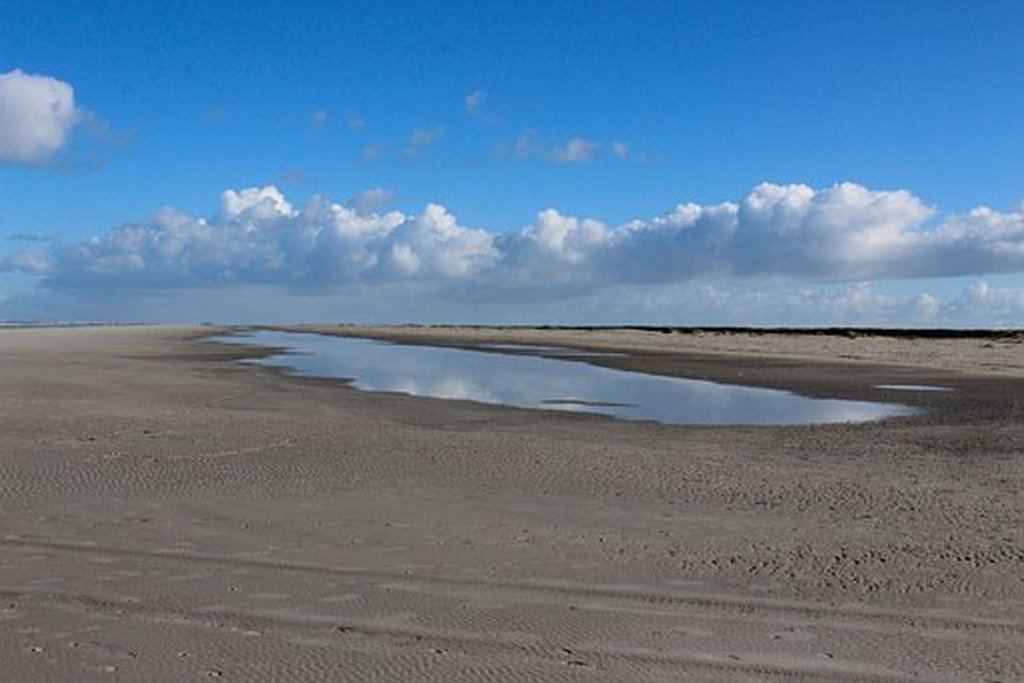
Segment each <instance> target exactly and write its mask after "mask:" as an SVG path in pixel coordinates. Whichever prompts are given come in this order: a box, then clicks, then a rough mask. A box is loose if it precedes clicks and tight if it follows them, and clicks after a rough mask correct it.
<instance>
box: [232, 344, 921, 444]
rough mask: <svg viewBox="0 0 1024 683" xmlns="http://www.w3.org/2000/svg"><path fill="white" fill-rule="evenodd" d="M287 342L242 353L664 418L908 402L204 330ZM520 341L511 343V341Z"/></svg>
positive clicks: (878, 407) (770, 418) (361, 375)
mask: <svg viewBox="0 0 1024 683" xmlns="http://www.w3.org/2000/svg"><path fill="white" fill-rule="evenodd" d="M213 340H214V341H218V342H223V343H229V344H249V345H258V346H270V347H280V348H286V349H289V351H288V352H286V353H281V354H276V355H272V356H268V357H266V358H260V359H253V360H248V361H244V362H247V363H254V364H259V365H267V366H272V367H280V368H285V369H287V370H288V371H289V372H290V373H291V374H295V375H300V376H306V377H333V378H338V379H344V380H346V381H348V382H350V383H351V385H352V386H353V387H355V388H357V389H362V390H365V391H384V392H397V393H402V394H410V395H413V396H429V397H433V398H443V399H458V400H465V401H476V402H479V403H491V404H499V405H507V406H516V407H519V408H542V409H547V410H564V411H573V412H586V413H597V414H601V415H609V416H612V417H616V418H620V419H625V420H652V421H655V422H663V423H668V424H700V425H806V424H821V423H833V422H865V421H869V420H878V419H882V418H887V417H897V416H902V415H911V414H914V413H916V412H918V411H917V410H916V409H914V408H911V407H909V406H903V405H896V404H891V403H873V402H866V401H844V400H838V399H816V398H809V397H806V396H800V395H798V394H793V393H790V392H787V391H779V390H776V389H764V388H758V387H745V386H738V385H731V384H719V383H715V382H707V381H704V380H695V379H681V378H677V377H664V376H661V375H649V374H644V373H639V372H629V371H625V370H615V369H611V368H604V367H600V366H596V365H591V364H590V363H586V362H583V361H576V360H569V359H565V358H542V357H538V356H530V355H523V354H521V353H516V354H512V353H502V352H501V351H500V349H493V350H491V351H480V350H466V349H455V348H447V347H437V346H421V345H413V344H396V343H391V342H382V341H377V340H373V339H360V338H351V337H332V336H328V335H319V334H306V333H296V332H271V331H258V332H250V333H244V334H238V335H229V336H221V337H214V338H213ZM520 350H521V347H520Z"/></svg>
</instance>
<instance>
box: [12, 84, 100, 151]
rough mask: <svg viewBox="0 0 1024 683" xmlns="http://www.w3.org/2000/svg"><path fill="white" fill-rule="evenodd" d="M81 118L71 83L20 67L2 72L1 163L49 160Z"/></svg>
mask: <svg viewBox="0 0 1024 683" xmlns="http://www.w3.org/2000/svg"><path fill="white" fill-rule="evenodd" d="M80 119H81V113H80V111H79V110H78V108H77V107H76V106H75V93H74V90H73V89H72V87H71V85H70V84H69V83H66V82H64V81H61V80H58V79H56V78H51V77H50V76H40V75H34V74H27V73H25V72H23V71H21V70H19V69H15V70H14V71H9V72H7V73H5V74H0V162H7V163H15V164H38V163H41V162H43V161H46V160H47V159H49V158H50V157H52V156H53V155H54V154H55V153H56V152H57V151H58V150H60V149H61V147H63V146H64V144H65V142H66V141H67V139H68V136H69V135H70V133H71V130H72V128H74V126H75V124H76V123H78V122H79V121H80Z"/></svg>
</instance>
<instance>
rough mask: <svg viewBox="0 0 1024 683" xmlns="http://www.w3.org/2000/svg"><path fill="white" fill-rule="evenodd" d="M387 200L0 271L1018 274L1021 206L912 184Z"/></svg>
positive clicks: (111, 282) (142, 275) (577, 280)
mask: <svg viewBox="0 0 1024 683" xmlns="http://www.w3.org/2000/svg"><path fill="white" fill-rule="evenodd" d="M390 198H391V195H390V193H388V192H387V191H386V190H382V189H375V190H371V191H368V192H366V193H362V194H359V195H356V196H355V197H354V198H353V199H352V200H350V201H349V202H347V203H337V202H333V201H331V200H330V199H328V198H325V197H315V198H313V199H312V200H311V201H310V202H309V203H308V204H307V205H306V206H304V207H302V208H301V209H298V208H296V207H294V206H293V205H292V204H291V203H290V202H289V201H288V200H287V199H286V198H285V197H284V195H283V194H282V193H281V192H280V191H279V190H278V189H277V188H275V187H274V186H266V187H263V188H249V189H244V190H240V191H235V190H228V191H226V192H224V193H223V196H222V201H221V207H220V210H219V211H218V212H217V213H216V214H215V215H213V216H212V217H209V218H201V217H195V216H190V215H187V214H185V213H182V212H181V211H178V210H175V209H173V208H165V209H163V210H161V211H160V212H158V213H157V215H156V216H155V217H153V218H152V219H151V220H149V221H147V222H142V223H127V224H124V225H122V226H119V227H116V228H113V229H111V230H109V231H108V232H106V233H105V234H102V235H98V236H95V237H91V238H89V239H85V240H81V241H77V242H71V243H61V242H55V243H53V244H51V245H49V247H47V248H34V249H26V250H21V251H16V252H14V253H12V254H9V255H7V256H0V271H7V272H19V273H23V274H29V275H35V276H39V277H40V278H41V282H42V284H43V286H44V287H47V288H51V289H64V290H67V289H73V290H93V291H95V290H132V289H140V290H151V289H202V288H215V287H223V286H230V285H239V284H243V285H272V286H278V287H283V288H288V289H299V290H302V289H315V290H331V289H337V288H344V287H346V286H348V285H353V284H359V285H375V284H394V283H417V284H420V285H429V286H433V287H438V288H441V289H443V290H445V291H447V292H449V294H451V295H457V296H458V295H461V296H465V297H470V298H476V299H481V298H483V299H487V298H493V299H502V298H506V297H516V296H525V295H527V294H529V293H542V294H544V295H545V296H546V297H549V298H550V297H554V298H558V297H561V296H572V295H579V294H581V293H594V292H597V291H600V290H601V289H602V288H604V287H608V286H619V285H660V284H673V283H689V282H694V281H697V280H698V279H701V278H708V277H714V278H729V279H744V278H752V277H758V276H768V277H782V278H786V279H789V280H791V281H795V282H817V283H822V282H825V283H842V282H857V281H869V280H878V279H907V278H929V277H951V276H964V275H988V274H997V273H1013V272H1022V271H1024V208H1021V209H1017V210H1013V211H1009V212H1000V211H996V210H994V209H990V208H986V207H979V208H976V209H974V210H972V211H970V212H968V213H965V214H962V215H953V216H946V217H939V216H937V215H936V212H935V210H934V209H933V208H931V207H929V206H926V205H925V204H924V203H923V202H922V201H921V200H920V199H919V198H917V197H916V196H914V195H913V194H911V193H910V192H907V191H905V190H897V191H877V190H870V189H868V188H866V187H863V186H861V185H858V184H855V183H842V184H837V185H834V186H832V187H828V188H823V189H814V188H811V187H808V186H806V185H799V184H797V185H778V184H773V183H762V184H760V185H758V186H757V187H755V188H753V189H752V190H751V191H750V192H749V193H748V194H747V195H746V196H744V197H743V198H742V199H740V200H739V201H735V202H724V203H721V204H715V205H699V204H694V203H683V204H679V205H677V206H676V207H674V208H673V209H671V210H670V211H668V212H666V213H664V214H661V215H658V216H654V217H652V218H647V219H637V220H633V221H630V222H627V223H625V224H623V225H619V226H615V227H612V226H608V225H606V224H605V223H603V222H601V221H599V220H596V219H592V218H580V217H576V216H569V215H565V214H563V213H561V212H559V211H557V210H556V209H546V210H544V211H541V212H540V213H538V214H537V217H536V220H535V221H534V222H533V223H532V224H531V225H528V226H525V227H523V228H521V229H519V230H515V231H510V232H505V233H500V234H495V233H492V232H490V231H488V230H485V229H480V228H474V227H467V226H464V225H461V224H460V223H459V221H458V219H457V218H456V216H455V215H454V214H452V213H451V212H450V211H449V210H448V209H446V208H445V207H443V206H440V205H438V204H429V205H427V206H426V207H425V208H424V209H423V210H422V211H420V212H419V213H415V214H408V213H403V212H401V211H379V210H378V209H379V204H380V203H381V202H383V201H387V200H390Z"/></svg>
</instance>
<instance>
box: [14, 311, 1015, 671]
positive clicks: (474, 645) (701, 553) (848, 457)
mask: <svg viewBox="0 0 1024 683" xmlns="http://www.w3.org/2000/svg"><path fill="white" fill-rule="evenodd" d="M217 331H219V330H218V329H216V328H187V327H116V328H104V327H95V328H70V329H2V330H0V680H2V681H18V682H21V681H83V682H88V681H111V680H118V681H189V680H208V679H210V678H216V679H221V680H232V681H299V680H302V681H308V680H332V681H438V682H441V681H446V682H447V681H484V682H486V681H680V680H708V681H736V680H739V681H761V680H825V681H897V680H925V681H955V680H963V681H982V680H990V681H1011V680H1024V467H1022V457H1024V426H1022V425H1024V420H1022V418H1024V344H1021V343H1020V339H1019V337H1013V336H1011V337H991V338H990V337H977V338H961V339H917V338H912V337H908V338H900V337H886V336H870V335H869V336H855V337H853V338H849V337H846V336H829V335H825V336H812V335H800V336H794V335H786V334H781V333H777V334H766V335H757V334H716V333H685V334H684V333H671V332H669V333H660V332H655V331H640V330H632V331H610V330H589V331H581V330H576V331H573V330H526V329H470V328H445V329H435V328H413V327H409V328H365V329H364V328H351V327H345V328H329V329H327V328H325V331H330V332H332V333H340V334H367V335H374V336H380V337H386V338H395V339H405V340H407V341H418V342H430V343H445V344H453V345H470V346H471V345H473V344H475V343H479V342H485V341H486V342H524V343H540V344H563V345H569V346H579V347H586V348H595V349H611V350H626V351H630V352H631V353H630V355H629V356H626V357H622V358H613V357H607V358H606V357H601V358H595V359H593V362H595V363H600V364H605V365H613V366H620V367H630V368H635V369H642V370H646V371H651V372H660V373H665V374H676V375H682V376H692V377H702V378H706V379H714V380H727V381H731V382H739V383H750V384H760V385H765V386H773V387H779V388H785V389H794V390H799V391H802V392H805V393H808V394H813V395H822V396H836V397H840V398H856V399H863V398H875V399H880V398H881V399H883V400H893V399H897V400H903V401H904V402H909V403H913V404H915V405H919V406H921V407H924V408H927V409H928V412H927V413H926V414H924V415H921V416H916V417H911V418H901V419H896V420H891V421H886V422H881V423H872V424H861V425H832V426H814V427H799V428H750V427H748V428H737V427H679V426H665V425H656V424H645V423H627V422H618V421H614V420H611V419H607V418H602V417H596V416H586V415H574V414H567V413H557V412H547V411H526V410H517V409H508V408H501V407H495V406H485V405H479V404H473V403H465V402H452V401H439V400H432V399H419V398H412V397H407V396H399V395H385V394H370V393H364V392H358V391H355V390H353V389H351V388H349V387H347V386H345V385H343V384H340V383H338V382H333V381H328V380H309V379H296V378H291V377H287V376H284V375H282V374H281V373H279V372H274V371H272V370H269V369H264V368H258V367H252V366H244V365H239V364H232V363H229V362H226V361H229V360H231V359H232V358H236V357H238V356H239V355H241V354H246V353H250V351H248V350H245V349H242V350H240V349H237V348H231V347H226V346H223V345H217V344H209V343H204V342H201V341H197V340H196V339H197V338H198V337H200V336H202V335H204V334H210V333H213V332H217ZM877 383H892V384H937V385H947V386H953V387H956V388H957V391H956V392H953V393H930V394H925V393H914V394H900V395H898V396H894V395H891V394H889V395H886V396H884V397H882V396H880V395H879V392H878V390H876V389H872V388H871V387H872V385H873V384H877Z"/></svg>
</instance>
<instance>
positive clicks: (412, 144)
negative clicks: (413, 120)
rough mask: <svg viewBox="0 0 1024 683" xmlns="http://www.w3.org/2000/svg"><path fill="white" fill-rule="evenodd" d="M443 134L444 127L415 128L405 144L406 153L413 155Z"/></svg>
mask: <svg viewBox="0 0 1024 683" xmlns="http://www.w3.org/2000/svg"><path fill="white" fill-rule="evenodd" d="M443 135H444V128H443V127H441V126H438V127H437V128H417V129H416V130H414V131H413V132H412V134H411V135H410V136H409V139H408V141H406V144H405V153H406V155H410V156H411V155H414V154H416V153H418V152H419V151H420V149H422V148H423V147H426V146H427V145H432V144H434V143H435V142H437V141H438V140H440V139H441V137H442V136H443Z"/></svg>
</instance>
